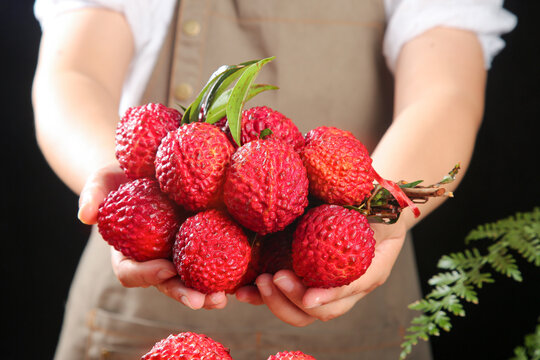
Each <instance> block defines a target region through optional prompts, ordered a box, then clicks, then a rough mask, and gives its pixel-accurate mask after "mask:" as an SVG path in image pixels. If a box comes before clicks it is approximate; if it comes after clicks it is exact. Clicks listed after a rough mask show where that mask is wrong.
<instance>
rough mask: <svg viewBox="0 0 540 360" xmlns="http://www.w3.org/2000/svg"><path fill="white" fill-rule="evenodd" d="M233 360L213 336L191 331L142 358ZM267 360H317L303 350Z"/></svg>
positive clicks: (172, 337)
mask: <svg viewBox="0 0 540 360" xmlns="http://www.w3.org/2000/svg"><path fill="white" fill-rule="evenodd" d="M173 359H175V360H179V359H183V360H233V358H232V356H231V355H230V351H229V349H228V348H226V347H225V346H223V344H221V343H220V342H218V341H216V340H214V339H212V338H211V337H209V336H207V335H204V334H198V333H194V332H190V331H186V332H181V333H179V334H171V335H169V336H168V337H166V338H165V339H161V340H160V341H158V342H157V343H156V344H155V345H154V346H153V347H152V349H150V351H149V352H148V353H146V354H145V355H143V356H142V358H141V360H173ZM267 360H316V359H315V358H314V357H313V356H311V355H308V354H305V353H303V352H301V351H280V352H278V353H277V354H275V355H270V356H269V357H268V359H267Z"/></svg>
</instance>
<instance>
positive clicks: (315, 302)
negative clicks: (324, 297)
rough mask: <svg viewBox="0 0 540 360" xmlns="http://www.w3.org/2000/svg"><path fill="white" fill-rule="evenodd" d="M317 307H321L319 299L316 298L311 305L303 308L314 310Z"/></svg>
mask: <svg viewBox="0 0 540 360" xmlns="http://www.w3.org/2000/svg"><path fill="white" fill-rule="evenodd" d="M318 306H321V298H319V297H316V298H315V299H313V301H312V303H311V304H308V305H306V306H305V308H306V309H313V308H316V307H318Z"/></svg>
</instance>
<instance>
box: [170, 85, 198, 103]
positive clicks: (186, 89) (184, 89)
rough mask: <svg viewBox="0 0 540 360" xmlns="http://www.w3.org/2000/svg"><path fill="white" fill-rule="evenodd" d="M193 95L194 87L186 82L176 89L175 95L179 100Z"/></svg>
mask: <svg viewBox="0 0 540 360" xmlns="http://www.w3.org/2000/svg"><path fill="white" fill-rule="evenodd" d="M191 95H193V87H192V86H191V85H189V84H186V83H181V84H179V85H178V86H176V88H175V89H174V97H175V98H176V99H177V100H187V99H189V98H190V97H191Z"/></svg>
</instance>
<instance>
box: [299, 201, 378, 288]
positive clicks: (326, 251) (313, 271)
mask: <svg viewBox="0 0 540 360" xmlns="http://www.w3.org/2000/svg"><path fill="white" fill-rule="evenodd" d="M374 254H375V239H374V238H373V230H372V229H371V227H370V226H369V223H368V221H367V218H366V217H365V216H364V215H362V214H360V213H359V212H357V211H355V210H351V209H346V208H344V207H342V206H338V205H328V204H325V205H321V206H318V207H315V208H313V209H311V210H309V211H308V212H307V213H306V214H305V215H304V216H303V217H302V218H301V219H300V221H299V223H298V227H297V228H296V231H295V232H294V239H293V244H292V257H293V268H294V272H295V273H296V275H298V276H299V277H301V278H302V282H303V283H304V285H306V286H309V287H318V288H330V287H338V286H343V285H347V284H349V283H351V282H352V281H354V280H356V279H358V278H359V277H360V276H362V275H363V274H364V273H365V272H366V270H367V269H368V267H369V265H370V264H371V260H372V259H373V256H374Z"/></svg>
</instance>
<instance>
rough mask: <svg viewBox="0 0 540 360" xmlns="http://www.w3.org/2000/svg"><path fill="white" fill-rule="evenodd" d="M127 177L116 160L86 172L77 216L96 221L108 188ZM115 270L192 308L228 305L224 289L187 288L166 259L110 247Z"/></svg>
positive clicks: (126, 282) (124, 279)
mask: <svg viewBox="0 0 540 360" xmlns="http://www.w3.org/2000/svg"><path fill="white" fill-rule="evenodd" d="M127 181H128V179H127V178H126V176H125V175H124V172H123V171H122V169H120V167H119V166H118V165H117V164H110V165H107V166H105V167H103V168H101V169H99V170H97V171H95V172H94V173H92V175H90V176H89V178H88V180H87V181H86V183H85V185H84V188H83V190H82V191H81V195H80V197H79V213H78V217H79V220H80V221H81V222H83V223H84V224H88V225H94V224H96V223H97V215H98V209H99V205H100V204H101V203H102V202H103V200H104V199H105V197H106V196H107V194H108V193H109V192H110V191H113V190H116V189H117V188H118V187H119V186H120V185H121V184H123V183H125V182H127ZM111 264H112V268H113V271H114V274H115V275H116V277H117V278H118V280H119V281H120V283H121V284H122V285H123V286H125V287H144V288H146V287H149V286H154V287H156V288H157V289H158V290H159V291H160V292H162V293H163V294H165V295H167V296H168V297H170V298H172V299H174V300H176V301H178V302H180V303H182V304H184V305H186V306H188V307H190V308H192V309H200V308H205V309H221V308H224V307H225V306H226V305H227V296H226V295H225V293H223V292H217V293H213V294H207V295H205V294H203V293H200V292H198V291H196V290H193V289H189V288H187V287H186V286H185V285H184V283H183V282H182V280H180V277H179V276H178V274H177V272H176V268H175V266H174V264H173V263H172V262H171V261H170V260H167V259H157V260H149V261H144V262H137V261H134V260H131V259H129V258H127V257H126V256H124V255H123V254H122V253H120V252H119V251H117V250H115V249H114V248H112V247H111Z"/></svg>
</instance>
